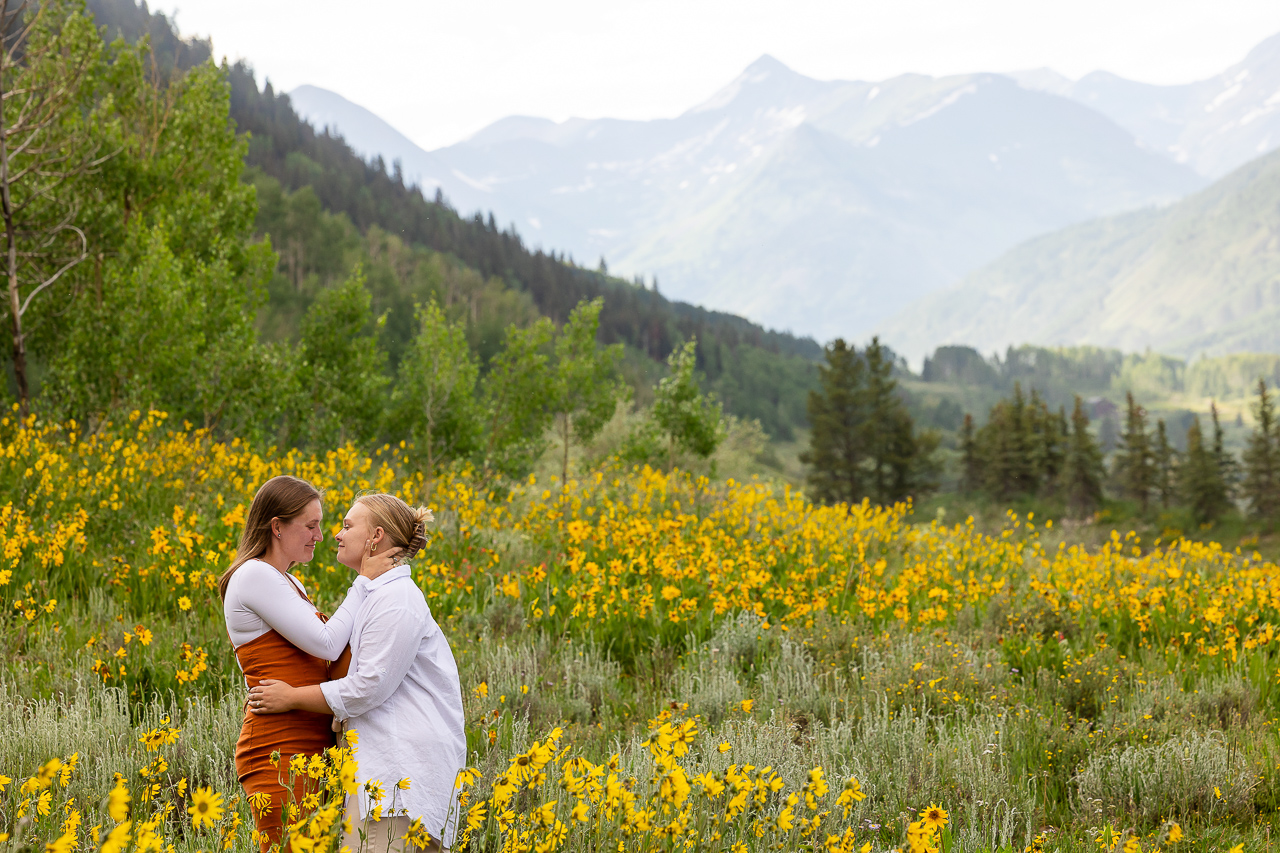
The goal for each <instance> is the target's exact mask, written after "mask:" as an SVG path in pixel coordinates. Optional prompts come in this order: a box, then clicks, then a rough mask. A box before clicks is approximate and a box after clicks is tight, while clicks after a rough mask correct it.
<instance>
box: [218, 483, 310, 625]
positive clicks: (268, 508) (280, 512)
mask: <svg viewBox="0 0 1280 853" xmlns="http://www.w3.org/2000/svg"><path fill="white" fill-rule="evenodd" d="M320 498H321V494H320V490H319V489H317V488H316V487H315V486H313V485H311V484H310V483H308V482H307V481H306V480H299V479H298V478H297V477H290V476H289V475H288V474H281V475H280V476H279V477H272V478H271V479H270V480H267V482H265V483H263V484H262V487H261V488H259V489H258V493H257V494H256V495H254V496H253V503H251V504H250V505H249V517H248V518H247V519H246V520H245V522H244V530H243V531H241V533H240V544H239V545H237V546H236V558H235V561H234V562H232V563H231V568H229V569H227V570H226V571H225V572H223V573H222V577H220V578H218V597H219V598H221V599H223V600H226V597H227V584H229V583H230V582H231V576H232V575H234V574H235V573H236V569H238V568H240V567H241V566H243V565H244V564H245V563H247V562H248V561H250V560H253V559H257V558H258V557H261V556H262V555H264V554H266V553H267V551H268V549H270V547H271V520H272V519H274V518H278V519H280V520H281V521H291V520H292V519H294V518H297V517H298V516H300V515H302V513H303V512H305V511H306V509H307V507H308V506H310V505H311V502H312V501H318V500H320Z"/></svg>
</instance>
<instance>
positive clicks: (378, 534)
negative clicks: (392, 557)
mask: <svg viewBox="0 0 1280 853" xmlns="http://www.w3.org/2000/svg"><path fill="white" fill-rule="evenodd" d="M384 538H386V537H385V531H384V530H383V529H382V528H381V527H375V528H373V535H372V536H370V537H369V541H370V542H371V543H373V544H374V545H380V544H382V540H383V539H384Z"/></svg>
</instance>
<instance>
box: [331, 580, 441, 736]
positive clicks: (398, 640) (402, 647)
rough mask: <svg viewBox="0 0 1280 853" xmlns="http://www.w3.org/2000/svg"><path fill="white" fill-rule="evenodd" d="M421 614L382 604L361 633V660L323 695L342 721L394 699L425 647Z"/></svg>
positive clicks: (356, 661) (395, 605) (408, 608)
mask: <svg viewBox="0 0 1280 853" xmlns="http://www.w3.org/2000/svg"><path fill="white" fill-rule="evenodd" d="M422 629H423V626H422V618H421V614H420V613H418V612H417V611H416V610H414V609H413V608H412V607H410V606H407V605H404V604H399V603H391V604H388V605H386V606H383V605H381V604H379V607H378V611H377V613H375V614H373V615H372V616H370V617H369V618H368V621H367V622H365V624H364V627H363V628H361V630H360V652H359V658H358V659H357V660H354V661H352V662H351V670H350V671H349V672H348V674H347V676H346V677H345V678H339V679H337V680H336V681H326V682H324V683H323V684H321V685H320V692H321V693H323V694H324V700H325V702H327V703H328V705H329V708H330V710H332V711H333V715H334V716H335V717H337V718H338V719H339V720H346V719H349V718H351V717H359V716H360V715H362V714H364V713H366V712H368V711H369V710H371V709H373V708H376V707H378V706H379V705H381V704H382V703H384V702H386V701H387V699H388V698H390V696H391V694H392V693H394V692H395V691H396V688H397V687H399V686H400V683H401V682H402V681H404V677H405V675H407V674H408V672H409V668H410V667H411V666H413V661H414V658H416V657H417V655H418V646H419V645H421V643H422Z"/></svg>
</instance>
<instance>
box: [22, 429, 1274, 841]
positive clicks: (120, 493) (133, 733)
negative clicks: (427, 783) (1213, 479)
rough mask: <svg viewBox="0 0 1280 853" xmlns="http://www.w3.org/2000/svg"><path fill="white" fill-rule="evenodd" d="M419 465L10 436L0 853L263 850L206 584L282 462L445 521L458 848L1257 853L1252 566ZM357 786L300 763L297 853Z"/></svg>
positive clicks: (1144, 546) (1270, 740)
mask: <svg viewBox="0 0 1280 853" xmlns="http://www.w3.org/2000/svg"><path fill="white" fill-rule="evenodd" d="M412 456H413V448H412V447H411V446H406V445H400V446H384V447H382V448H381V449H379V450H376V451H375V452H374V453H373V454H372V455H367V454H365V453H363V452H358V451H357V450H355V449H354V448H353V447H351V446H347V447H339V448H337V449H335V450H333V451H331V452H328V453H324V454H316V455H310V454H305V453H300V452H297V451H290V452H287V453H278V454H277V453H265V454H263V453H259V452H256V451H254V450H251V449H250V448H248V447H247V446H245V445H243V444H241V443H239V442H236V441H230V442H227V441H222V440H215V438H214V437H213V436H211V435H210V434H208V433H206V432H203V431H201V430H199V429H196V428H194V427H192V426H190V425H188V424H181V423H173V422H172V421H171V420H170V419H169V418H167V417H166V416H165V415H163V414H161V413H157V412H150V413H134V414H133V416H131V417H128V418H125V419H122V420H120V421H118V422H113V423H106V424H98V425H95V426H93V427H92V428H86V427H84V426H83V425H79V424H74V423H71V424H50V423H41V422H37V421H35V420H34V419H32V420H29V421H28V422H26V423H25V424H24V423H20V422H19V421H17V420H16V415H11V416H10V417H8V418H7V419H4V420H3V421H0V483H2V484H3V489H4V494H5V495H8V496H10V497H9V499H8V502H7V503H5V504H4V505H3V506H0V593H2V594H3V601H4V607H3V611H0V649H2V651H3V661H2V662H0V706H2V707H3V720H4V730H5V734H4V737H3V738H2V739H0V789H2V792H0V839H2V840H0V849H5V850H44V851H69V850H84V851H93V850H103V851H134V850H137V851H149V850H154V851H173V853H177V852H178V851H182V853H187V851H192V853H194V851H213V850H250V849H255V844H254V840H253V839H252V837H251V835H252V825H253V821H252V820H251V818H250V816H249V808H250V804H249V803H247V802H245V799H244V796H243V793H242V791H241V790H240V788H239V786H238V784H237V782H236V779H235V775H234V769H233V763H232V749H233V745H234V741H235V738H236V734H237V732H238V730H239V725H240V718H241V714H242V708H243V702H244V688H243V684H242V682H241V681H240V679H239V677H238V672H237V668H236V664H235V661H234V658H233V656H232V653H231V648H230V646H229V644H228V640H227V636H226V633H225V629H224V627H223V618H222V611H221V606H220V603H219V601H218V597H217V593H216V588H215V587H216V580H217V577H218V576H219V574H220V573H221V572H222V571H223V570H224V568H225V567H226V566H227V564H228V563H229V561H230V559H231V557H232V554H233V551H234V548H235V542H236V537H237V535H238V532H239V526H240V525H241V523H242V522H243V519H244V515H245V512H246V510H247V507H248V502H249V500H250V498H251V496H252V494H253V492H254V490H255V489H256V487H257V486H258V484H260V483H261V482H263V481H264V480H266V479H267V478H269V477H271V476H273V475H275V474H279V473H290V474H294V475H297V476H300V477H304V478H306V479H308V480H310V481H312V482H313V483H315V484H316V485H317V486H319V487H321V488H322V489H323V490H324V491H325V514H326V515H325V522H326V525H328V526H329V527H330V528H335V527H336V525H337V524H338V522H339V520H340V519H341V517H342V515H343V513H344V512H345V511H346V509H347V507H348V506H349V505H350V502H351V501H352V499H353V498H354V497H355V495H357V494H358V493H359V492H361V491H362V490H366V489H375V490H380V491H388V492H393V493H396V494H399V495H401V496H403V497H404V498H405V499H406V500H409V501H412V502H424V503H427V504H429V505H431V506H432V507H433V508H434V509H435V513H436V519H437V523H436V525H435V530H434V531H433V538H432V541H431V544H430V545H429V547H428V548H427V549H426V550H425V551H424V553H423V554H422V555H420V557H419V559H417V560H416V561H415V562H414V564H413V572H414V575H415V577H416V579H417V581H418V582H419V584H420V585H421V587H422V589H423V590H424V591H425V592H426V595H427V597H428V601H429V603H430V605H431V607H432V610H433V612H434V614H435V616H436V618H437V620H438V621H439V622H440V624H441V626H442V627H443V629H444V630H445V631H446V633H447V635H448V638H449V641H450V643H451V645H452V647H453V650H454V653H455V655H456V657H457V659H458V662H459V667H460V669H461V673H462V683H463V693H464V703H465V706H466V711H467V718H468V731H467V738H468V747H469V761H468V765H469V766H468V769H467V770H466V771H465V772H464V774H463V775H462V777H460V778H459V779H458V780H457V783H458V787H459V789H460V791H461V793H460V807H459V810H458V814H457V817H458V824H459V832H458V837H457V841H456V843H455V845H454V849H455V850H469V851H470V850H474V851H480V850H485V851H488V850H492V851H544V853H549V851H555V850H564V851H604V850H619V851H632V850H654V851H659V850H661V851H674V850H698V851H764V850H811V851H862V852H863V853H870V851H888V850H903V851H907V850H910V851H914V852H915V853H920V852H921V851H962V850H963V851H978V850H990V851H1024V850H1060V851H1085V850H1090V851H1125V853H1134V851H1139V850H1142V851H1150V850H1157V849H1159V850H1176V851H1183V850H1202V851H1208V850H1222V851H1252V850H1259V851H1261V850H1268V849H1272V842H1271V832H1272V823H1273V820H1274V815H1275V813H1276V811H1277V808H1278V807H1280V741H1278V740H1277V726H1278V723H1280V696H1278V689H1277V688H1278V687H1280V628H1278V627H1277V626H1280V569H1278V568H1277V566H1276V565H1274V564H1272V563H1270V562H1267V561H1266V560H1264V559H1263V558H1262V557H1261V555H1259V554H1257V553H1253V552H1250V551H1248V550H1241V549H1239V548H1226V547H1222V546H1219V545H1216V544H1212V543H1209V544H1206V543H1201V542H1194V541H1188V540H1182V539H1176V540H1172V541H1141V540H1139V539H1138V538H1137V537H1136V536H1135V535H1133V534H1121V533H1115V534H1113V535H1112V536H1111V537H1110V539H1109V540H1107V541H1104V542H1103V543H1102V544H1100V545H1099V544H1096V543H1094V544H1091V545H1089V547H1085V546H1084V545H1083V544H1081V543H1080V542H1079V541H1078V540H1076V539H1073V535H1074V534H1075V533H1076V532H1078V531H1073V530H1072V529H1063V528H1064V525H1062V524H1054V522H1053V521H1052V520H1050V519H1041V518H1039V517H1034V516H1030V515H1028V516H1026V517H1020V516H1018V515H1015V514H1012V513H1010V514H1009V515H1008V516H1007V517H1006V519H1005V521H1004V523H1003V524H1002V525H998V527H997V528H984V527H983V526H982V525H979V524H978V523H976V522H975V521H974V520H973V519H949V518H947V517H945V514H941V513H939V514H937V515H934V516H931V517H927V518H922V517H921V514H920V513H918V512H915V511H913V508H912V507H911V506H910V505H907V504H903V505H897V506H890V507H874V506H871V505H869V504H862V505H855V506H847V505H835V506H819V505H815V504H814V503H812V502H810V501H809V500H808V499H807V498H806V497H805V496H804V495H803V494H802V493H800V492H799V491H796V490H794V489H791V488H787V487H785V486H781V485H776V484H773V483H770V482H765V481H757V480H753V481H749V482H739V481H734V480H727V481H712V480H708V479H706V478H702V477H696V476H693V475H690V474H687V473H682V472H680V471H673V472H670V473H665V472H661V471H655V470H653V469H650V468H647V467H641V468H635V467H623V466H615V467H609V466H605V467H603V468H600V469H599V470H593V471H587V472H584V473H582V474H581V476H579V477H577V478H576V479H570V480H569V481H568V482H562V481H561V480H559V479H557V478H550V479H539V478H538V477H530V478H528V479H526V480H524V481H520V482H515V483H513V482H509V481H497V480H490V481H485V480H483V479H481V478H480V477H479V475H476V474H473V473H471V472H469V471H467V470H462V469H460V470H456V471H454V472H452V473H448V474H442V475H440V476H438V477H436V478H427V477H424V476H423V475H422V474H419V473H414V472H415V470H416V469H415V466H414V465H412V464H410V461H411V459H412ZM298 574H299V576H300V577H301V578H302V579H303V581H304V582H305V584H306V586H307V588H308V590H309V591H310V592H311V593H312V594H313V597H314V598H315V599H316V601H317V602H319V603H320V604H321V605H322V606H324V607H325V608H327V609H329V610H332V608H333V607H334V606H335V605H336V603H337V602H338V601H339V600H340V596H341V595H342V593H343V592H344V590H345V589H346V587H347V585H348V583H349V581H350V578H349V574H348V571H347V570H346V569H345V568H344V567H342V566H341V565H340V564H338V563H337V561H336V560H335V559H334V556H333V551H332V538H331V537H329V538H327V539H326V542H325V543H323V544H322V546H321V547H320V548H319V549H318V550H317V556H316V558H315V560H314V561H313V562H312V563H310V564H308V565H305V566H302V567H299V569H298ZM352 770H353V767H352V762H351V761H350V755H349V753H347V752H346V751H345V750H343V749H341V748H334V749H332V750H330V752H329V753H328V754H326V755H321V756H315V757H313V758H311V759H310V760H308V761H304V760H302V759H298V760H297V761H295V765H294V768H293V771H294V772H295V773H298V774H307V775H310V776H311V777H312V778H314V779H317V780H319V781H320V782H321V783H322V784H321V785H320V786H319V790H318V791H316V792H315V793H313V794H312V795H310V796H308V797H307V799H306V800H304V801H303V802H299V803H296V804H294V806H293V808H292V810H291V812H290V814H289V815H288V818H289V821H288V822H289V824H290V827H291V829H290V839H289V841H288V842H287V845H288V848H289V849H290V850H296V851H304V850H305V851H329V850H333V851H336V850H337V849H338V847H337V845H338V841H337V839H338V838H339V835H340V834H339V829H340V826H341V823H342V815H341V810H340V797H341V794H342V793H344V792H350V791H351V790H352V789H353V786H354V785H355V780H354V777H353V773H352ZM398 784H400V780H394V779H388V780H379V783H378V784H377V785H375V786H373V787H374V788H375V789H376V790H374V795H375V798H381V800H382V801H383V802H384V803H385V804H386V806H387V808H389V809H393V808H394V804H395V799H396V793H397V791H398V790H399V788H398ZM428 829H429V828H424V827H419V826H415V827H414V828H412V829H411V830H410V839H409V840H410V841H411V842H414V843H419V844H421V845H425V843H426V831H427V830H428Z"/></svg>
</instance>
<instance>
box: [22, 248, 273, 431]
mask: <svg viewBox="0 0 1280 853" xmlns="http://www.w3.org/2000/svg"><path fill="white" fill-rule="evenodd" d="M136 239H137V242H138V243H140V245H133V241H131V242H130V245H129V246H128V247H127V254H128V257H129V258H130V260H131V261H132V263H131V264H130V265H129V266H128V267H125V266H124V265H123V264H114V263H113V264H111V265H110V266H109V267H108V269H107V270H106V271H105V273H104V282H103V288H102V297H101V301H99V300H97V299H85V300H82V301H81V303H80V304H81V306H82V310H81V312H80V315H79V316H78V317H77V318H76V320H75V322H74V323H71V324H68V325H69V327H68V328H67V330H66V332H65V333H64V337H63V344H62V346H61V347H60V348H59V350H58V352H57V354H56V355H55V357H54V359H53V360H52V362H51V363H50V365H49V370H48V374H47V377H46V381H45V384H46V394H47V395H48V398H49V399H50V402H51V403H53V404H55V405H56V406H57V408H58V409H59V410H61V412H62V413H65V414H66V415H68V416H77V417H82V418H83V417H86V416H87V415H96V414H100V413H110V412H112V411H113V410H119V409H123V410H126V411H127V410H131V409H142V410H147V409H157V408H166V407H167V408H168V409H170V410H172V411H173V412H174V414H176V415H178V416H181V417H183V418H185V419H188V420H191V421H193V422H195V423H197V424H200V425H202V426H205V427H212V426H215V425H216V426H220V427H223V428H236V429H240V430H243V433H244V434H245V435H247V436H254V435H257V436H258V437H262V433H261V431H260V428H261V424H259V423H258V415H259V413H260V412H262V411H270V410H271V408H272V406H273V405H274V404H275V398H274V396H273V394H272V392H271V389H272V388H273V387H278V385H279V384H280V382H281V381H282V380H285V379H286V377H285V376H282V375H281V373H280V371H279V369H278V368H279V365H278V364H277V363H276V362H275V361H274V360H273V358H272V354H271V353H270V352H268V351H267V350H265V349H263V348H261V347H259V346H258V345H257V341H256V336H255V334H254V330H253V326H252V320H251V318H252V316H253V314H252V306H251V304H247V303H248V299H247V298H246V294H245V289H244V283H243V281H242V279H241V277H240V276H237V275H236V274H235V273H234V272H233V270H232V268H231V264H230V263H229V262H228V261H227V260H225V259H219V260H217V261H216V262H214V263H210V264H195V265H194V268H189V267H187V265H184V264H183V263H182V262H181V260H180V259H179V258H178V257H176V256H175V255H174V253H173V251H172V249H171V248H170V239H169V232H168V230H167V229H165V228H163V227H160V226H157V227H155V228H152V229H149V230H147V231H144V232H140V233H137V234H136Z"/></svg>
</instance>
